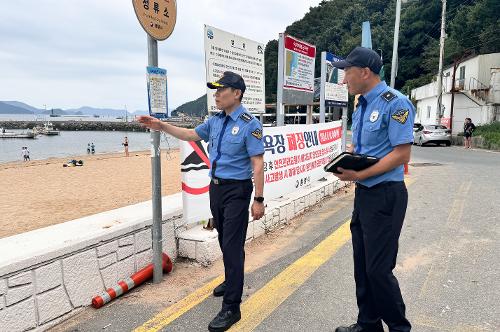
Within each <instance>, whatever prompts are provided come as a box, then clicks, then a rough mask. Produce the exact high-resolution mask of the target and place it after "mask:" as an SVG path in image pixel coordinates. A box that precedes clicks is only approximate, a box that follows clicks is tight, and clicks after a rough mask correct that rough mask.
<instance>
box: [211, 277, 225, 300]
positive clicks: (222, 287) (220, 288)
mask: <svg viewBox="0 0 500 332" xmlns="http://www.w3.org/2000/svg"><path fill="white" fill-rule="evenodd" d="M225 292H226V282H225V281H224V282H223V283H222V284H220V285H219V286H217V287H215V288H214V296H215V297H219V296H224V293H225Z"/></svg>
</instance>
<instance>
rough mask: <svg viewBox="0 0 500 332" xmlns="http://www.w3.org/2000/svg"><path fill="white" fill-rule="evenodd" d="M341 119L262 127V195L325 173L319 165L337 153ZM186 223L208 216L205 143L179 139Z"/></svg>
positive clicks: (300, 184) (274, 195) (268, 195)
mask: <svg viewBox="0 0 500 332" xmlns="http://www.w3.org/2000/svg"><path fill="white" fill-rule="evenodd" d="M341 138H342V121H334V122H328V123H317V124H311V125H288V126H285V127H272V128H264V133H263V137H262V143H263V144H264V150H265V154H264V183H265V184H264V197H265V199H266V200H270V199H273V198H278V197H281V196H285V195H286V194H288V193H291V192H293V191H296V190H298V189H300V188H302V187H305V186H308V185H310V184H312V183H314V182H315V181H317V180H319V179H321V178H322V177H324V176H325V175H326V172H325V171H324V170H323V166H324V165H326V164H327V163H328V162H329V161H330V160H331V159H333V158H334V157H336V156H337V155H338V154H340V153H341V150H342V148H341V141H342V140H341ZM181 156H182V160H183V161H182V164H181V171H182V193H183V209H184V219H185V221H186V223H194V222H199V221H201V220H207V219H208V218H210V217H211V213H210V202H209V195H208V188H209V184H210V177H209V165H210V161H209V159H208V153H207V144H206V143H205V142H181Z"/></svg>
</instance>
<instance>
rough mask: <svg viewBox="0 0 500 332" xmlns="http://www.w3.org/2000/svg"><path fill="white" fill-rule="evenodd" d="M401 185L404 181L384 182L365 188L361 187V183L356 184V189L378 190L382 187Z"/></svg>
mask: <svg viewBox="0 0 500 332" xmlns="http://www.w3.org/2000/svg"><path fill="white" fill-rule="evenodd" d="M401 183H404V181H384V182H380V183H377V184H376V185H374V186H372V187H367V186H364V185H362V184H361V183H356V188H360V189H379V188H383V187H391V186H394V185H397V184H401Z"/></svg>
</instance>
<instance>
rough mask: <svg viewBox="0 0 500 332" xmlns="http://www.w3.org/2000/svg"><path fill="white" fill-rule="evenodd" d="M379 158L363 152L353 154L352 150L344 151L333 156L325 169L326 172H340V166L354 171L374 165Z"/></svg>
mask: <svg viewBox="0 0 500 332" xmlns="http://www.w3.org/2000/svg"><path fill="white" fill-rule="evenodd" d="M378 161H379V159H378V158H377V157H371V156H366V155H363V154H353V153H350V152H342V153H341V154H339V155H338V156H337V157H335V158H333V159H332V161H330V162H329V163H328V164H326V165H325V167H324V169H325V171H326V172H332V173H335V174H340V172H339V171H338V169H337V168H338V167H341V168H343V169H350V170H353V171H361V170H364V169H365V168H368V167H370V166H372V165H375V164H376V163H377V162H378Z"/></svg>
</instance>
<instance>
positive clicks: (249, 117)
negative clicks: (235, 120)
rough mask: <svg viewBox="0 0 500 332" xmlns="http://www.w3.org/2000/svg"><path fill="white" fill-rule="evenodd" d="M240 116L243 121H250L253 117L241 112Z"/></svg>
mask: <svg viewBox="0 0 500 332" xmlns="http://www.w3.org/2000/svg"><path fill="white" fill-rule="evenodd" d="M240 118H241V119H242V120H243V121H245V122H250V120H252V119H253V116H252V115H250V114H248V113H241V115H240Z"/></svg>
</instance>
